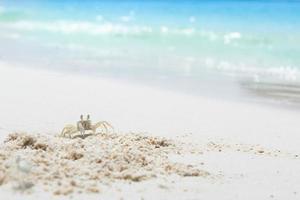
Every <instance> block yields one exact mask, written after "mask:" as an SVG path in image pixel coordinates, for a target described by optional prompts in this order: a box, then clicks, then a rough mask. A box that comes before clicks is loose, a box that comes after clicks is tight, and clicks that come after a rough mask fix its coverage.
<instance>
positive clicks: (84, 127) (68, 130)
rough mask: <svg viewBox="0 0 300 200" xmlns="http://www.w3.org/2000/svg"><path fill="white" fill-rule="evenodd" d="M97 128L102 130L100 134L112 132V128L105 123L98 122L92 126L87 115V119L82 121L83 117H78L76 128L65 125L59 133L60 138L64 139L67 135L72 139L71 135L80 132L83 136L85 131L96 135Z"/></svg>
mask: <svg viewBox="0 0 300 200" xmlns="http://www.w3.org/2000/svg"><path fill="white" fill-rule="evenodd" d="M98 128H101V129H102V132H105V133H108V132H109V131H112V132H114V128H113V126H112V125H110V124H109V123H108V122H106V121H99V122H97V123H96V124H92V122H91V120H90V115H87V119H86V120H84V119H83V115H80V121H78V122H77V126H74V125H72V124H68V125H66V126H65V127H64V128H63V130H62V131H61V134H60V135H61V136H62V137H66V135H68V136H69V137H70V138H72V135H75V134H77V133H78V132H80V134H81V135H82V136H83V135H84V134H85V131H89V130H90V131H92V132H93V134H96V131H97V129H98Z"/></svg>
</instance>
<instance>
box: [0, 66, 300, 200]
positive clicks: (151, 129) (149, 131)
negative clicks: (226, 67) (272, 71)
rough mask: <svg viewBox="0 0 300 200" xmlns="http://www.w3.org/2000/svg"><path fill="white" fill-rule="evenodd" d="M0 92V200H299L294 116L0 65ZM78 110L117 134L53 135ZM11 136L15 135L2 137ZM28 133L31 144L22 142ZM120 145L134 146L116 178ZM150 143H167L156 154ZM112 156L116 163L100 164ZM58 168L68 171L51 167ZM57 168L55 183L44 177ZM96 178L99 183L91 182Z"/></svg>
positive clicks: (110, 81)
mask: <svg viewBox="0 0 300 200" xmlns="http://www.w3.org/2000/svg"><path fill="white" fill-rule="evenodd" d="M0 91H1V93H0V110H1V112H0V127H1V128H0V136H1V137H0V140H1V151H0V155H1V156H0V159H1V165H0V168H1V169H2V171H1V174H0V181H1V182H2V185H1V186H0V195H1V197H3V198H5V199H12V200H15V199H21V198H22V199H53V198H57V199H65V198H72V199H86V198H88V199H99V198H100V199H230V200H231V199H243V200H247V199H249V200H250V199H251V200H252V199H299V193H300V189H299V181H300V174H299V172H298V171H299V170H298V169H299V168H300V160H299V155H300V153H299V152H300V145H299V141H300V134H299V130H300V123H299V119H300V113H299V111H298V110H292V109H283V108H282V107H281V106H280V105H278V107H275V106H265V105H260V104H258V103H249V102H241V101H224V100H221V99H213V98H207V97H201V96H193V95H187V94H180V93H176V92H173V91H168V90H162V89H159V88H151V87H148V86H139V85H137V84H131V83H128V82H124V81H117V80H113V79H107V78H91V77H85V76H79V75H70V74H68V75H66V74H62V73H56V72H49V71H40V70H30V69H27V68H22V66H14V67H12V66H11V64H9V65H8V64H6V63H1V64H0ZM80 114H90V115H91V118H92V121H93V122H97V121H100V120H106V121H108V122H109V123H111V124H112V125H113V126H114V127H115V130H116V132H115V133H114V134H109V133H107V134H106V133H102V134H98V135H91V136H89V137H86V138H85V139H81V138H75V139H69V138H59V137H56V135H58V134H59V133H60V131H61V130H62V128H63V127H64V125H65V124H74V125H75V124H76V121H78V120H79V116H80ZM24 131H25V132H27V134H23V132H24ZM11 133H18V135H17V136H16V139H11V140H10V141H8V140H7V138H9V136H8V135H9V134H11ZM28 137H29V138H33V140H32V142H29V143H28V144H27V145H25V146H24V145H22V144H24V143H23V142H21V141H24V138H28ZM136 138H143V139H142V140H141V141H135V139H136ZM121 139H123V140H125V141H129V146H130V145H132V150H134V151H133V152H128V153H130V154H129V155H134V156H133V157H131V158H129V162H130V163H131V164H130V165H129V168H128V169H127V170H128V171H126V170H125V171H123V173H124V174H122V173H121V174H120V173H119V172H118V170H120V168H121V166H122V165H119V162H120V163H123V162H124V160H125V158H124V153H123V152H124V151H125V150H126V148H125V147H123V146H122V144H121V143H119V140H121ZM151 139H152V140H154V141H167V144H168V145H167V146H162V147H161V146H159V148H155V145H153V144H151V142H150V144H149V141H151ZM5 140H6V142H4V141H5ZM29 141H30V140H29ZM117 141H118V142H117ZM19 142H20V143H19ZM20 144H21V145H20ZM80 145H83V146H84V147H81V146H80ZM97 145H99V146H97ZM101 145H103V148H101ZM112 145H113V147H112ZM139 145H141V146H142V147H143V148H142V149H143V150H139V149H137V148H138V146H139ZM124 148H125V149H124ZM144 148H145V149H144ZM51 149H52V150H51ZM69 150H70V151H69ZM55 152H58V153H55ZM113 152H117V154H116V157H115V159H107V158H105V157H106V156H108V157H109V156H112V154H113ZM141 152H142V153H141ZM140 154H145V155H140ZM3 155H4V156H3ZM18 155H19V156H20V157H21V159H22V161H23V162H28V163H30V165H31V166H32V168H31V172H30V173H29V174H30V175H28V176H30V177H31V178H32V179H30V178H28V180H30V181H29V182H30V183H32V184H29V183H28V184H25V185H26V187H27V186H28V187H29V186H30V188H28V189H26V190H25V191H23V192H22V191H20V190H15V189H14V188H16V187H17V186H18V184H19V182H20V180H18V179H16V178H15V177H14V173H12V172H14V171H13V170H14V169H15V168H16V156H18ZM43 155H44V156H45V158H43ZM142 156H144V157H145V161H147V162H146V163H148V162H149V160H153V163H150V164H149V163H148V166H150V170H146V169H147V168H145V167H143V162H145V161H143V159H137V160H136V159H135V158H136V157H137V158H142ZM99 157H101V158H100V159H101V162H100V160H98V162H100V163H97V159H99ZM102 157H104V158H105V159H104V158H102ZM102 159H103V160H104V161H108V162H109V164H110V165H112V166H113V167H111V169H112V172H113V173H111V174H110V175H103V174H102V172H97V170H99V169H103V171H106V170H109V166H110V165H107V166H106V167H107V168H106V167H103V165H104V162H103V160H102ZM148 159H149V160H148ZM47 162H48V165H49V166H47ZM3 163H5V164H3ZM62 163H66V164H65V167H67V168H66V170H63V169H64V167H62V168H60V169H61V170H57V167H58V166H60V165H61V164H62ZM99 165H100V166H101V167H99ZM168 165H170V166H171V168H169V167H166V166H168ZM6 166H7V167H8V168H6ZM93 166H98V167H99V169H98V167H95V168H93ZM115 166H117V167H116V168H115ZM127 167H128V166H127ZM43 168H45V169H46V170H49V171H48V172H47V171H46V172H43ZM137 168H138V169H139V170H138V171H136V169H137ZM3 169H4V170H3ZM55 171H59V173H61V174H58V175H59V177H62V178H61V180H59V181H58V180H54V181H52V180H51V178H54V177H55V176H54V175H55V174H54V175H53V174H51V173H55ZM125 172H128V173H125ZM187 172H189V173H190V172H192V174H188V175H192V176H185V173H187ZM193 172H195V174H193ZM34 173H36V174H34ZM64 173H65V174H69V173H70V174H69V175H68V176H69V177H65V174H64ZM77 173H78V174H77ZM85 173H87V174H85ZM11 174H13V175H12V176H11ZM49 174H51V175H49ZM74 174H75V175H74ZM97 175H98V176H99V177H98V178H99V180H97V179H96V180H90V179H91V177H92V176H97ZM194 175H197V176H194ZM22 176H23V175H22ZM22 176H21V177H22ZM47 176H48V177H49V180H47V178H46V177H47ZM3 177H5V178H3ZM25 177H26V176H25ZM37 177H39V178H37ZM80 177H83V179H82V180H81V181H77V180H78V179H80ZM22 180H23V179H22ZM22 180H21V183H22ZM72 180H73V181H72ZM59 182H60V183H59ZM44 183H46V185H45V184H44ZM47 184H48V185H47ZM60 184H61V185H60ZM17 188H18V187H17ZM70 188H71V189H70ZM19 189H20V188H19ZM21 189H22V188H21ZM80 192H81V193H80Z"/></svg>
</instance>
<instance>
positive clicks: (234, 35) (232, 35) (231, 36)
mask: <svg viewBox="0 0 300 200" xmlns="http://www.w3.org/2000/svg"><path fill="white" fill-rule="evenodd" d="M241 37H242V35H241V33H239V32H232V33H228V34H225V35H224V44H229V43H231V41H232V40H236V39H240V38H241Z"/></svg>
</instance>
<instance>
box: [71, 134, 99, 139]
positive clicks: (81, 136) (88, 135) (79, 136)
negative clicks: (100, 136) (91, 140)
mask: <svg viewBox="0 0 300 200" xmlns="http://www.w3.org/2000/svg"><path fill="white" fill-rule="evenodd" d="M94 135H95V134H92V133H88V134H84V135H75V136H74V137H73V138H72V139H76V138H81V139H85V138H87V137H90V136H94Z"/></svg>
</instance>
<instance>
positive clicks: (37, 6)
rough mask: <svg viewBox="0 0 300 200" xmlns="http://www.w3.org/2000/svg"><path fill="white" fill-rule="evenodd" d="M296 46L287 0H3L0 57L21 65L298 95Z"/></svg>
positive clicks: (297, 17) (299, 15)
mask: <svg viewBox="0 0 300 200" xmlns="http://www.w3.org/2000/svg"><path fill="white" fill-rule="evenodd" d="M299 55H300V2H299V1H294V0H288V1H286V0H201V1H199V0H145V1H140V0H103V1H82V0H52V1H38V0H26V1H21V0H2V1H0V62H6V63H21V64H22V65H23V66H24V67H26V68H39V69H40V68H42V69H47V70H54V71H59V72H61V73H78V74H83V75H86V76H96V77H110V78H115V79H119V80H125V81H130V82H134V83H137V84H148V85H151V86H155V87H164V88H167V89H170V90H176V91H181V92H185V93H191V94H195V95H210V96H214V97H217V98H233V99H236V98H238V99H240V98H243V99H246V100H251V101H252V100H253V97H255V100H257V99H259V98H257V97H258V96H259V97H271V98H267V99H272V101H273V100H274V99H275V100H278V101H282V102H298V100H299V99H300V89H298V88H299V87H298V83H299V77H300V76H299V70H300V56H299ZM252 94H258V95H252ZM263 99H264V100H266V99H265V98H263Z"/></svg>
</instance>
